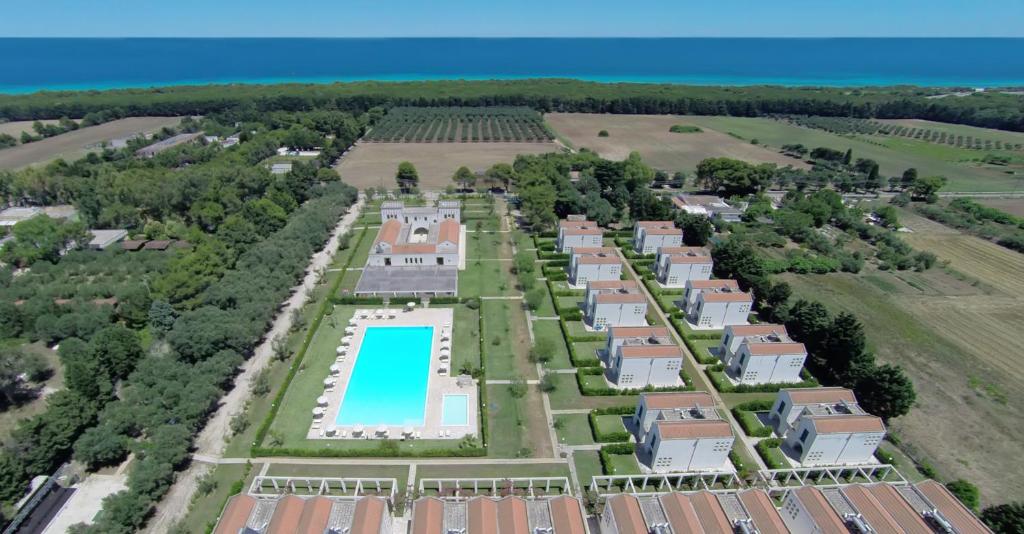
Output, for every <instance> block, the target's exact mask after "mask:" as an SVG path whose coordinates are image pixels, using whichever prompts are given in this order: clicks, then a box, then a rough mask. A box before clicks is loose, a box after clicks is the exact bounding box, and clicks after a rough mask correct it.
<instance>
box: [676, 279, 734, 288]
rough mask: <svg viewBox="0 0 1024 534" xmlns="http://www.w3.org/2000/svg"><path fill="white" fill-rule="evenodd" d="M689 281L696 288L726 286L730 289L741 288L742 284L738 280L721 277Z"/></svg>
mask: <svg viewBox="0 0 1024 534" xmlns="http://www.w3.org/2000/svg"><path fill="white" fill-rule="evenodd" d="M687 283H688V284H689V285H690V287H692V288H694V289H713V288H719V287H724V288H729V289H739V288H740V284H739V283H738V282H736V280H721V279H715V280H689V281H688V282H687Z"/></svg>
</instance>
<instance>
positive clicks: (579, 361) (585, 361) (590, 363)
mask: <svg viewBox="0 0 1024 534" xmlns="http://www.w3.org/2000/svg"><path fill="white" fill-rule="evenodd" d="M559 324H561V325H562V336H563V337H565V339H568V336H567V335H566V332H565V321H559ZM565 345H566V347H568V349H569V361H570V362H572V366H573V367H600V366H601V360H599V359H598V358H597V357H596V356H595V357H593V358H581V357H580V355H579V354H577V353H576V344H575V343H573V342H571V341H569V342H567V343H566V344H565Z"/></svg>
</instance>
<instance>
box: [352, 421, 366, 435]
mask: <svg viewBox="0 0 1024 534" xmlns="http://www.w3.org/2000/svg"><path fill="white" fill-rule="evenodd" d="M352 433H353V434H362V433H363V424H362V423H356V426H354V427H352Z"/></svg>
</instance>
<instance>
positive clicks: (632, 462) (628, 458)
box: [605, 454, 640, 475]
mask: <svg viewBox="0 0 1024 534" xmlns="http://www.w3.org/2000/svg"><path fill="white" fill-rule="evenodd" d="M608 458H609V459H610V460H611V465H610V466H609V467H610V471H611V472H609V473H605V474H606V475H639V474H640V464H639V463H638V462H637V461H636V455H635V454H609V455H608Z"/></svg>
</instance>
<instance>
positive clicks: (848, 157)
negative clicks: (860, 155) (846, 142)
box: [843, 148, 853, 165]
mask: <svg viewBox="0 0 1024 534" xmlns="http://www.w3.org/2000/svg"><path fill="white" fill-rule="evenodd" d="M851 161H853V149H852V148H847V149H846V154H843V164H844V165H849V164H850V162H851Z"/></svg>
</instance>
